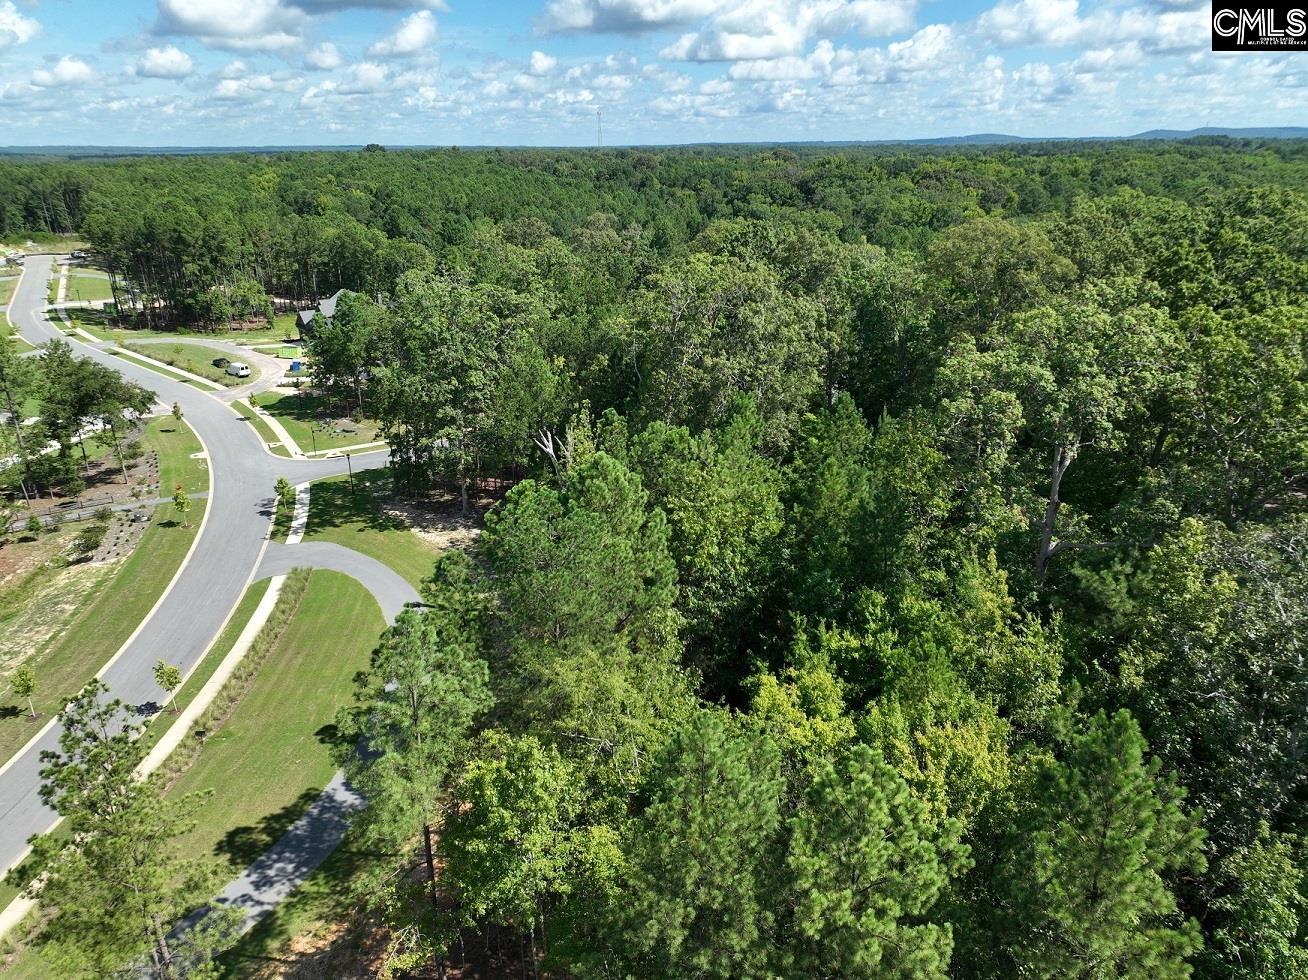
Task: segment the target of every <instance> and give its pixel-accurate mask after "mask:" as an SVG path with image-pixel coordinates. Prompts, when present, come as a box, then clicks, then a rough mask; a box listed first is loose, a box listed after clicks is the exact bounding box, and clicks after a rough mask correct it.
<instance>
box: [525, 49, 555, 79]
mask: <svg viewBox="0 0 1308 980" xmlns="http://www.w3.org/2000/svg"><path fill="white" fill-rule="evenodd" d="M558 63H559V59H558V58H552V57H550V56H549V55H547V54H546V53H545V52H544V51H533V52H532V53H531V73H532V74H533V75H545V74H548V73H549V72H551V71H553V70H554V66H555V65H557V64H558Z"/></svg>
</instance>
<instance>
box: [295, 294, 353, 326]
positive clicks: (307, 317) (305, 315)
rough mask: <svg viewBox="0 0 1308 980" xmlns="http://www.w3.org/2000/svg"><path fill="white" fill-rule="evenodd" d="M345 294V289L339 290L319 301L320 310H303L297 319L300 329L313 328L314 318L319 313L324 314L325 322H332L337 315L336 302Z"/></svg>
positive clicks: (297, 315) (296, 316)
mask: <svg viewBox="0 0 1308 980" xmlns="http://www.w3.org/2000/svg"><path fill="white" fill-rule="evenodd" d="M343 292H345V290H344V289H338V290H336V292H334V293H332V294H331V295H330V296H328V297H327V298H326V299H321V300H319V301H318V308H317V309H316V310H301V311H300V312H299V313H297V314H296V315H295V319H296V322H297V323H299V325H300V329H301V330H303V329H305V328H306V327H312V326H313V318H314V317H315V316H317V315H318V314H319V313H321V314H322V316H323V319H324V320H330V319H331V318H332V317H334V316H335V315H336V301H337V300H338V299H340V298H341V293H343Z"/></svg>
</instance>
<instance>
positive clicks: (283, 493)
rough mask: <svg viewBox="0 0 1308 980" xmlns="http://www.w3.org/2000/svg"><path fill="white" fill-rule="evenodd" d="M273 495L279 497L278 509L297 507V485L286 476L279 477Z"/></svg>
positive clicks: (274, 485)
mask: <svg viewBox="0 0 1308 980" xmlns="http://www.w3.org/2000/svg"><path fill="white" fill-rule="evenodd" d="M273 493H274V494H275V495H276V497H277V509H278V510H279V511H280V510H281V509H282V508H283V507H289V508H294V507H295V485H294V484H293V483H291V481H290V480H288V479H286V477H284V476H279V477H278V478H277V482H276V483H274V484H273Z"/></svg>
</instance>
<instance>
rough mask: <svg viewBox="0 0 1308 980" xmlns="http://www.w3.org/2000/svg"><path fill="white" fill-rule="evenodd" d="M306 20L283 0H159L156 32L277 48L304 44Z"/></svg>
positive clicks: (219, 44)
mask: <svg viewBox="0 0 1308 980" xmlns="http://www.w3.org/2000/svg"><path fill="white" fill-rule="evenodd" d="M306 20H307V17H306V16H305V14H304V13H303V12H302V11H300V10H298V9H295V8H293V7H284V6H282V4H281V0H240V2H239V3H233V2H231V0H159V20H158V22H157V23H156V24H155V27H154V31H155V33H156V34H178V35H183V36H186V37H195V38H198V39H199V40H200V41H201V42H202V43H203V44H205V45H207V46H209V47H212V48H222V49H226V50H235V51H276V50H280V49H284V48H289V47H293V46H295V45H297V44H299V43H300V35H301V33H302V31H303V29H304V25H305V22H306Z"/></svg>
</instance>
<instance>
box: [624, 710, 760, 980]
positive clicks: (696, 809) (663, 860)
mask: <svg viewBox="0 0 1308 980" xmlns="http://www.w3.org/2000/svg"><path fill="white" fill-rule="evenodd" d="M730 724H731V723H730V722H729V721H728V720H726V719H724V716H723V714H722V713H721V712H719V711H715V710H701V711H699V712H697V713H696V714H695V715H694V716H693V717H692V718H691V720H690V722H689V723H688V724H687V725H686V726H685V727H684V728H682V729H681V730H680V731H679V732H678V733H677V734H676V735H675V736H674V737H673V739H672V741H671V743H670V744H669V746H668V748H667V750H666V752H665V754H664V756H663V759H662V761H661V763H660V764H659V765H658V766H657V767H656V769H655V771H654V773H652V774H651V777H650V784H649V794H650V802H649V805H648V806H647V807H646V808H645V810H644V812H643V813H641V815H640V816H639V818H637V820H636V821H635V824H634V826H633V828H632V832H631V836H632V839H631V844H630V855H629V860H630V862H631V881H630V889H629V894H628V896H627V898H626V899H625V901H626V903H627V908H626V912H627V915H626V923H627V925H626V935H627V938H628V943H629V948H630V949H631V950H632V951H634V952H635V953H636V954H637V958H636V960H635V962H634V964H633V966H632V969H633V970H634V972H635V973H637V974H638V975H641V976H651V977H724V978H725V977H750V976H764V975H766V974H767V972H768V968H769V964H770V961H771V959H772V939H773V932H774V925H775V922H774V916H775V912H776V902H775V900H774V899H775V892H774V891H773V889H774V888H775V886H776V884H777V881H778V873H779V868H778V866H777V865H778V847H779V842H778V839H777V836H778V832H779V830H780V828H781V795H782V792H783V789H784V784H783V780H782V778H781V760H780V756H779V755H778V753H777V750H776V748H775V747H774V746H773V745H772V743H771V742H770V741H769V740H768V739H766V738H765V737H763V736H761V735H757V734H754V733H751V732H737V731H731V730H729V725H730Z"/></svg>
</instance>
